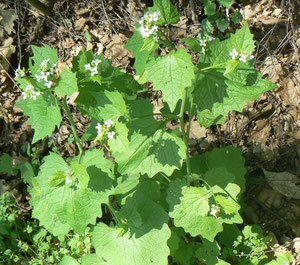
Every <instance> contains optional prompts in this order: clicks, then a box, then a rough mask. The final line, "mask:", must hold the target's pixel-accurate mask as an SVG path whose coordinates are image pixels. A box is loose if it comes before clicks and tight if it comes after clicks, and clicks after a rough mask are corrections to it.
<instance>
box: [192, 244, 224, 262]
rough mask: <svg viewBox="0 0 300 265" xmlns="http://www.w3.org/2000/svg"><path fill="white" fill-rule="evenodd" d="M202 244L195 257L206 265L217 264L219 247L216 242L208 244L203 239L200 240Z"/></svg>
mask: <svg viewBox="0 0 300 265" xmlns="http://www.w3.org/2000/svg"><path fill="white" fill-rule="evenodd" d="M202 242H203V243H202V244H200V246H199V247H198V249H197V250H196V257H197V258H198V259H199V260H200V261H202V262H204V263H205V264H207V265H215V264H218V256H219V254H220V247H219V245H218V244H217V242H216V241H214V242H210V241H208V240H207V239H205V238H203V239H202Z"/></svg>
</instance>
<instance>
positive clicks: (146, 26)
mask: <svg viewBox="0 0 300 265" xmlns="http://www.w3.org/2000/svg"><path fill="white" fill-rule="evenodd" d="M159 16H160V12H159V11H155V12H153V13H150V12H147V13H146V14H145V15H144V16H143V17H142V18H141V19H140V20H139V23H140V25H141V26H140V28H139V31H140V33H141V35H142V37H143V38H149V37H150V36H153V38H154V39H155V40H156V41H157V31H158V24H157V22H158V20H159Z"/></svg>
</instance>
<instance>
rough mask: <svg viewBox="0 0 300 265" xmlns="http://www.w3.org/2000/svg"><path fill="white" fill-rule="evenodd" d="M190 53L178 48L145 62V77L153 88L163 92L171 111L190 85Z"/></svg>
mask: <svg viewBox="0 0 300 265" xmlns="http://www.w3.org/2000/svg"><path fill="white" fill-rule="evenodd" d="M191 59H192V58H191V55H190V54H188V53H187V52H186V51H185V50H183V49H178V50H177V51H176V52H175V53H173V52H171V53H169V54H168V55H166V56H160V57H155V58H154V59H153V60H150V61H149V62H148V63H147V64H146V71H147V74H148V75H147V77H148V79H149V80H152V81H153V89H154V90H161V91H162V92H163V97H164V101H166V102H167V103H168V104H169V107H170V109H171V111H173V110H174V109H175V107H176V104H177V102H178V101H179V100H180V99H182V96H183V92H184V89H185V88H186V87H188V86H191V85H192V80H193V79H194V77H195V75H194V65H193V63H192V60H191Z"/></svg>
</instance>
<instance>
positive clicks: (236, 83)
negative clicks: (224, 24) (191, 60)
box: [194, 34, 276, 127]
mask: <svg viewBox="0 0 300 265" xmlns="http://www.w3.org/2000/svg"><path fill="white" fill-rule="evenodd" d="M238 35H240V34H238ZM245 35H246V34H245ZM234 36H235V37H234V39H236V38H237V37H236V35H234ZM240 38H241V36H240ZM251 39H252V37H251ZM237 41H238V40H237V39H236V40H234V43H236V44H237V45H238V43H237ZM239 42H240V44H239V46H237V49H240V48H242V47H245V49H248V48H250V46H251V45H250V44H249V43H253V41H252V40H250V41H249V40H248V41H247V40H245V41H243V40H242V39H241V40H239ZM229 43H233V41H232V36H231V38H230V39H228V40H224V41H222V42H220V41H218V40H215V41H214V42H212V43H211V44H210V45H209V46H208V47H207V53H206V56H201V57H200V61H199V64H198V67H199V71H198V72H197V73H196V74H197V78H196V81H195V82H194V88H195V89H194V97H195V100H194V102H195V103H196V105H197V109H198V121H199V122H200V124H201V125H203V126H206V127H209V126H211V125H212V124H218V123H223V122H225V116H226V115H227V114H228V112H229V111H231V110H236V111H240V112H241V111H242V110H243V107H244V105H245V103H246V102H248V101H250V100H255V99H257V98H258V97H259V96H260V95H261V93H263V92H265V91H268V90H271V89H274V88H275V87H276V86H275V85H274V84H273V83H271V82H269V81H267V80H264V79H262V74H260V73H259V72H257V71H256V70H255V69H254V68H253V67H252V66H250V65H249V63H242V62H239V66H238V68H237V69H236V71H234V72H232V73H228V74H226V76H224V72H225V71H226V70H225V68H224V67H223V68H222V67H221V66H220V67H216V68H213V69H209V70H202V69H205V68H206V67H208V66H209V67H211V66H216V65H219V64H224V65H225V64H226V63H227V62H228V61H229V60H231V57H230V55H229V53H230V52H231V51H232V49H231V48H230V47H233V46H232V44H230V45H229ZM253 45H254V44H253Z"/></svg>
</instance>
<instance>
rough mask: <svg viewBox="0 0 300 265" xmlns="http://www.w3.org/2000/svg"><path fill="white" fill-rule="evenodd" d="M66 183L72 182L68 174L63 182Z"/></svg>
mask: <svg viewBox="0 0 300 265" xmlns="http://www.w3.org/2000/svg"><path fill="white" fill-rule="evenodd" d="M65 183H66V184H70V183H72V179H71V178H70V177H69V176H67V177H66V182H65Z"/></svg>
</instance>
